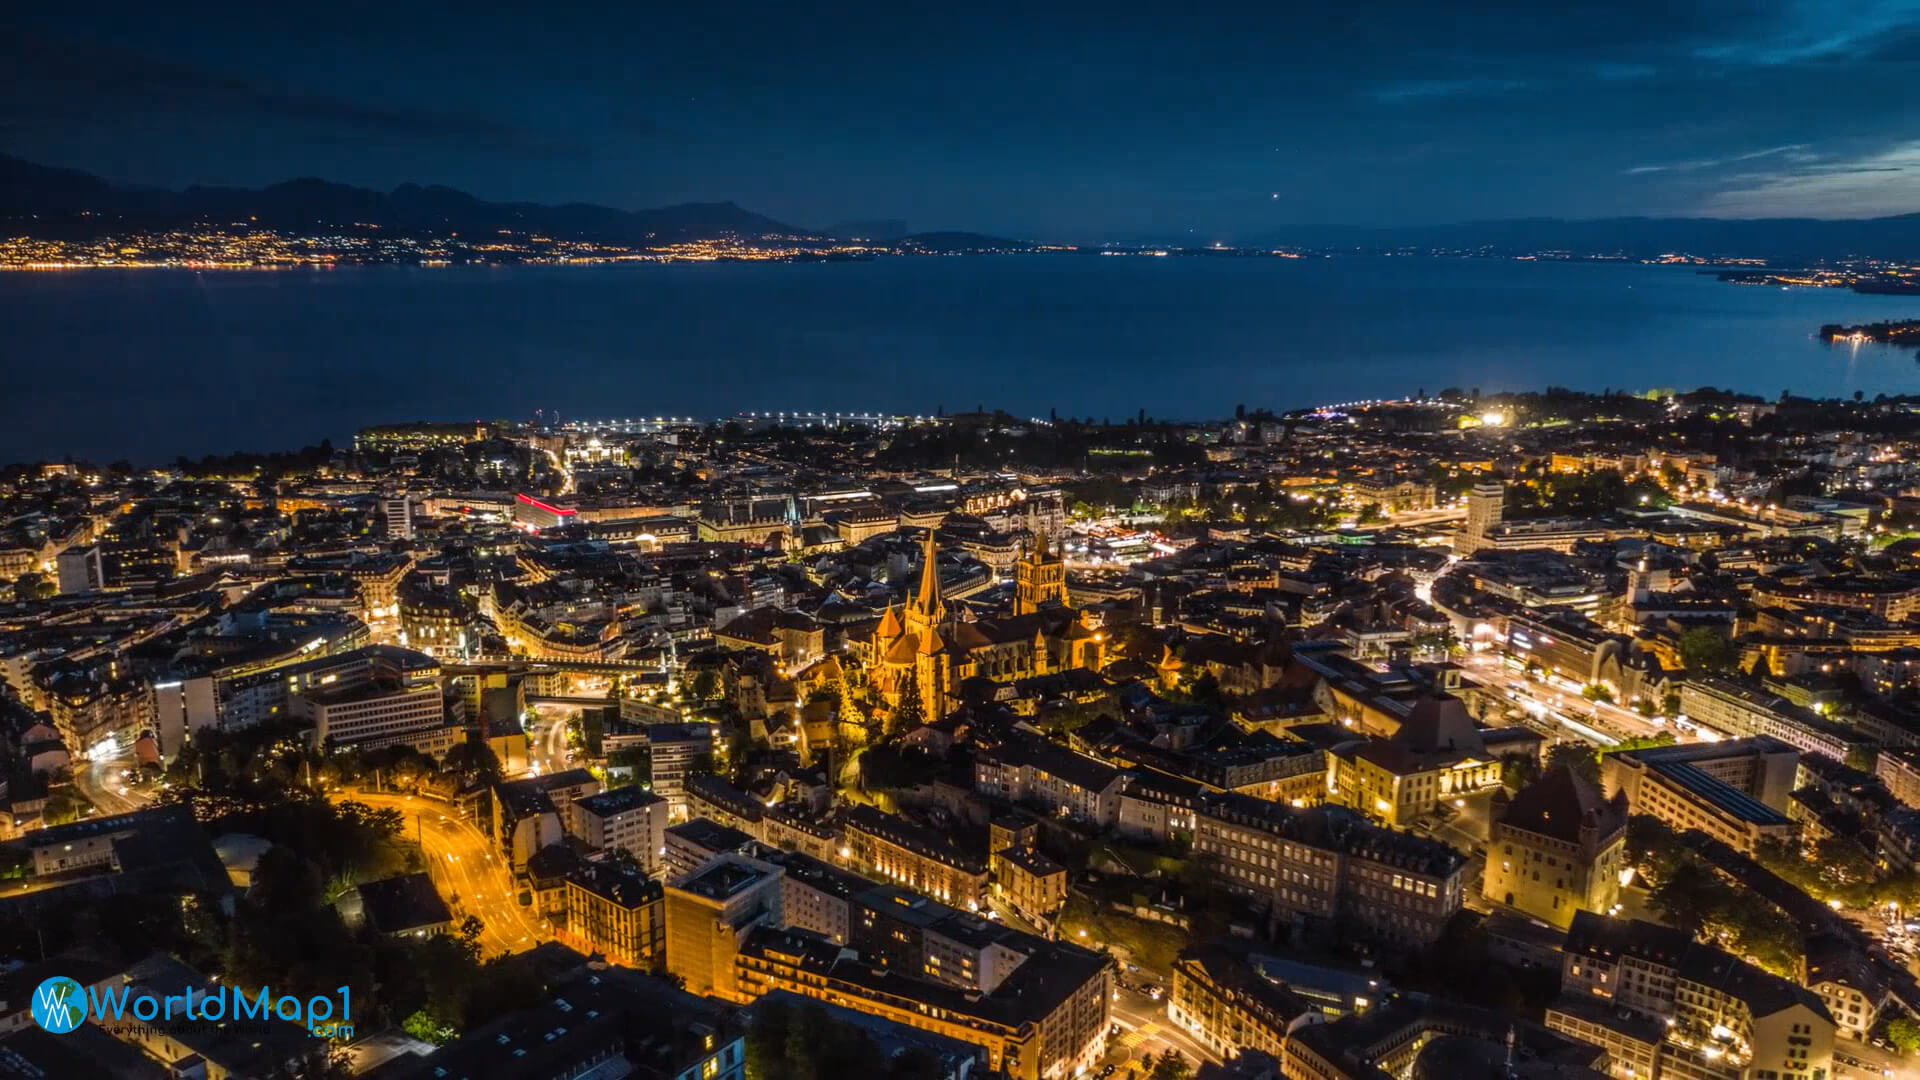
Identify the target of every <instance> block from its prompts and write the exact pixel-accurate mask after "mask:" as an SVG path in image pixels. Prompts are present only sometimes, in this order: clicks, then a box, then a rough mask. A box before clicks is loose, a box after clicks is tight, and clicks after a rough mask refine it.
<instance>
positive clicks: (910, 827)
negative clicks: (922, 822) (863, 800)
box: [840, 806, 987, 911]
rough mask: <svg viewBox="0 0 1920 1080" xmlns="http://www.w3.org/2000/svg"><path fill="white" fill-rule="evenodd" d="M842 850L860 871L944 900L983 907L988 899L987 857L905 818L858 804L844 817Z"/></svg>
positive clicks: (972, 908) (966, 906) (974, 907)
mask: <svg viewBox="0 0 1920 1080" xmlns="http://www.w3.org/2000/svg"><path fill="white" fill-rule="evenodd" d="M840 850H841V857H842V858H843V860H844V861H845V862H846V864H847V865H848V866H851V867H852V868H854V869H856V870H858V871H860V872H861V873H864V874H870V875H872V876H874V877H878V878H884V879H886V880H888V881H891V882H893V883H895V884H898V885H902V886H905V887H906V888H909V889H912V890H913V891H915V892H918V893H924V894H925V895H927V896H931V897H933V898H934V899H936V900H939V901H941V902H942V903H947V904H952V905H954V906H956V907H964V908H965V909H967V910H968V911H978V910H980V908H981V907H982V905H984V904H985V903H986V902H987V861H986V860H985V859H983V858H980V857H979V856H977V855H974V854H972V853H970V852H966V851H962V850H960V849H959V848H958V847H956V846H955V845H954V844H953V842H952V841H951V840H950V839H948V838H947V837H946V835H945V834H942V833H938V832H935V831H934V830H932V829H927V828H923V827H921V826H919V825H915V824H914V823H913V822H910V821H907V820H906V819H905V818H901V817H896V816H895V815H892V814H887V813H883V812H881V811H880V810H877V809H875V808H873V807H871V806H856V807H854V808H852V809H851V810H849V811H847V813H846V815H845V816H844V817H843V818H842V819H841V849H840Z"/></svg>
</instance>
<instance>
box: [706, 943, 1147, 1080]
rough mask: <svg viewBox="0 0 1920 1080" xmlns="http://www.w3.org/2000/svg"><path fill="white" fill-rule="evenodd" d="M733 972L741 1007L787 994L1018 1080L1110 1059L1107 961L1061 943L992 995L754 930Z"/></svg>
mask: <svg viewBox="0 0 1920 1080" xmlns="http://www.w3.org/2000/svg"><path fill="white" fill-rule="evenodd" d="M1035 940H1037V939H1035ZM736 965H737V968H738V974H737V976H736V980H735V981H736V984H737V985H738V987H739V994H740V995H741V997H743V998H751V997H757V996H759V995H760V994H765V993H769V992H772V991H775V990H784V991H787V992H789V993H794V994H798V995H800V996H802V997H808V998H814V999H816V1000H825V1001H830V1002H832V1003H834V1004H836V1005H841V1006H844V1007H847V1008H852V1009H857V1010H859V1011H860V1012H864V1013H868V1014H870V1015H874V1016H879V1017H882V1018H884V1019H887V1020H890V1021H893V1022H895V1023H899V1024H904V1025H906V1026H908V1027H912V1028H917V1029H919V1030H922V1031H930V1032H933V1033H935V1034H938V1035H943V1036H946V1037H947V1038H951V1039H958V1040H960V1041H962V1042H966V1043H970V1044H972V1045H974V1046H978V1047H980V1048H981V1050H982V1051H984V1053H985V1056H986V1065H987V1069H988V1070H989V1071H997V1072H1004V1073H1005V1074H1006V1075H1007V1076H1008V1077H1010V1078H1012V1080H1065V1078H1067V1077H1070V1076H1074V1075H1076V1074H1078V1073H1079V1072H1081V1071H1084V1070H1087V1069H1090V1068H1092V1067H1093V1066H1094V1065H1096V1064H1097V1063H1098V1061H1099V1059H1100V1056H1101V1055H1102V1054H1103V1053H1104V1052H1105V1050H1106V1045H1107V1038H1106V1037H1107V1025H1108V1017H1109V1012H1108V1010H1109V1007H1110V998H1111V995H1112V979H1111V974H1110V972H1111V965H1110V961H1108V959H1107V958H1106V957H1104V956H1102V955H1100V954H1098V953H1094V952H1091V951H1088V950H1086V949H1081V948H1077V947H1075V946H1072V945H1067V944H1064V943H1061V942H1041V943H1040V949H1039V951H1038V952H1037V953H1036V954H1035V955H1033V956H1031V957H1030V958H1029V959H1028V960H1027V962H1026V963H1023V964H1021V965H1020V967H1019V968H1018V969H1017V970H1016V971H1014V972H1013V973H1012V974H1011V975H1010V976H1008V977H1007V979H1006V980H1005V981H1003V982H1002V983H1001V984H1000V985H999V986H998V988H996V989H995V990H993V991H991V992H986V993H982V992H980V991H977V990H966V989H962V988H960V987H957V986H952V985H948V984H945V983H941V982H936V981H933V980H930V979H924V978H915V977H912V976H909V975H903V974H902V973H900V972H897V971H894V970H891V969H889V968H888V967H885V966H883V965H879V964H875V963H872V962H869V961H868V960H866V959H865V958H860V957H855V956H853V955H851V954H850V952H849V951H848V950H844V949H841V948H839V947H837V946H835V945H834V944H833V943H832V942H830V941H828V940H826V939H824V938H821V937H819V936H817V935H813V934H808V933H805V932H804V931H795V930H775V929H771V928H765V927H762V928H758V929H755V930H754V931H752V932H751V933H750V934H749V935H748V936H747V938H746V939H745V940H744V941H743V943H742V944H741V947H740V949H739V952H738V955H737V960H736Z"/></svg>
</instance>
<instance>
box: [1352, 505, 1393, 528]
mask: <svg viewBox="0 0 1920 1080" xmlns="http://www.w3.org/2000/svg"><path fill="white" fill-rule="evenodd" d="M1386 519H1387V515H1386V513H1385V512H1384V511H1382V510H1381V509H1380V504H1379V503H1368V504H1367V505H1365V506H1363V507H1361V508H1360V512H1359V513H1358V514H1355V515H1354V518H1353V521H1354V524H1356V525H1372V524H1374V523H1375V522H1380V521H1385V520H1386Z"/></svg>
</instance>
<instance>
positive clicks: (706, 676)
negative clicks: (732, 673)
mask: <svg viewBox="0 0 1920 1080" xmlns="http://www.w3.org/2000/svg"><path fill="white" fill-rule="evenodd" d="M692 689H693V696H694V697H696V698H699V699H700V700H701V701H712V700H713V699H714V698H716V697H718V696H720V673H719V672H717V671H715V670H713V669H712V668H701V669H700V671H699V673H698V674H696V675H694V677H693V687H692Z"/></svg>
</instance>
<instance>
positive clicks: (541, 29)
mask: <svg viewBox="0 0 1920 1080" xmlns="http://www.w3.org/2000/svg"><path fill="white" fill-rule="evenodd" d="M199 7H200V8H202V9H203V10H201V11H200V12H198V13H197V15H198V17H197V18H195V19H193V20H186V19H182V18H180V17H179V16H178V14H177V13H175V12H173V11H170V10H160V9H156V8H154V7H153V6H151V5H143V4H136V3H133V2H132V0H102V4H101V5H98V6H95V5H89V6H87V7H85V8H75V9H74V10H73V11H58V10H42V11H39V12H37V13H36V14H35V15H34V17H33V18H32V20H30V21H29V22H27V24H26V25H25V27H24V29H25V30H27V31H29V32H30V33H31V34H33V35H35V36H34V37H22V36H19V35H11V36H8V35H0V70H6V69H7V67H8V65H10V64H11V65H14V66H15V69H16V70H18V71H21V72H23V73H24V75H25V77H24V78H21V79H17V80H11V81H12V82H13V83H15V84H19V85H17V86H14V87H10V86H7V85H6V84H5V83H4V82H0V131H4V132H5V137H6V139H7V141H8V143H9V144H10V148H11V149H12V150H13V151H14V152H16V153H21V154H23V155H25V156H29V157H39V158H41V159H43V160H48V161H50V162H52V163H55V164H63V165H69V166H76V167H81V168H91V169H95V170H97V171H107V172H110V173H113V174H115V175H117V176H119V177H120V178H123V179H150V180H154V181H157V182H179V181H194V180H203V181H212V182H235V183H263V182H269V181H272V180H275V179H280V178H283V177H285V176H290V175H313V174H320V175H327V176H330V177H334V178H337V179H342V180H346V181H349V182H354V183H362V184H367V185H369V186H386V185H391V184H393V183H396V182H399V181H401V180H406V179H418V180H426V181H439V182H445V183H450V184H454V185H457V186H461V187H466V188H469V189H472V190H474V191H476V192H477V193H479V194H482V195H485V196H489V197H495V198H527V199H540V200H546V201H558V200H565V199H574V198H578V199H583V200H587V201H596V202H606V203H613V204H617V205H628V206H633V205H645V204H658V203H665V202H674V201H682V200H692V199H726V198H730V199H734V200H736V201H738V202H740V203H742V204H743V205H748V206H751V207H753V208H755V209H757V210H760V211H762V212H764V213H767V214H769V215H771V216H774V217H776V218H781V219H786V220H794V221H800V222H825V221H834V220H849V219H866V218H872V217H876V216H884V217H899V218H905V219H907V220H908V221H909V223H910V224H912V225H913V226H915V227H921V228H937V227H964V228H980V229H986V230H990V231H996V232H1016V233H1020V234H1024V235H1031V236H1039V237H1047V238H1062V239H1088V238H1101V237H1107V236H1137V235H1143V234H1154V235H1168V236H1172V235H1178V236H1183V237H1195V238H1205V239H1223V240H1231V239H1235V238H1237V237H1242V236H1249V235H1256V234H1258V233H1259V231H1260V230H1262V229H1264V228H1269V227H1272V226H1275V225H1278V224H1282V223H1289V222H1295V221H1307V222H1312V221H1358V222H1421V221H1440V220H1450V219H1459V218H1483V217H1503V216H1516V215H1532V214H1554V215H1566V216H1594V215H1603V214H1613V213H1653V214H1659V213H1701V212H1705V213H1734V212H1768V213H1783V214H1790V213H1800V212H1820V213H1833V214H1845V213H1865V212H1869V211H1868V210H1867V209H1865V208H1868V207H1871V208H1874V210H1873V211H1872V212H1880V211H1881V210H1882V209H1884V208H1891V207H1897V206H1899V205H1900V204H1901V203H1902V201H1903V200H1907V199H1909V198H1911V199H1912V202H1913V205H1911V206H1909V207H1907V208H1908V209H1920V190H1914V191H1910V190H1909V189H1908V188H1907V187H1906V186H1904V185H1906V184H1907V183H1908V178H1909V177H1913V176H1920V170H1915V169H1908V168H1906V167H1905V165H1904V162H1905V161H1906V160H1907V157H1906V156H1907V154H1908V145H1909V142H1910V140H1911V138H1912V137H1913V125H1912V109H1911V104H1910V102H1911V100H1912V97H1913V94H1912V87H1913V86H1914V85H1916V83H1917V82H1920V0H1752V2H1748V0H1619V2H1617V3H1612V4H1604V5H1572V6H1563V7H1552V6H1549V7H1542V6H1541V5H1539V4H1538V3H1537V0H1477V2H1472V3H1452V4H1434V3H1431V2H1430V0H1381V2H1379V3H1375V4H1368V5H1307V4H1294V5H1273V6H1271V7H1270V8H1268V9H1266V10H1252V9H1250V8H1249V7H1248V6H1246V5H1219V6H1218V7H1217V8H1216V9H1214V10H1211V11H1209V10H1185V11H1180V12H1168V11H1167V10H1166V9H1165V7H1164V5H1161V4H1153V5H1149V4H1147V3H1145V2H1143V0H1117V2H1116V3H1113V4H1109V5H1102V6H1101V7H1099V8H1098V9H1093V8H1087V7H1085V6H1071V7H1069V6H1054V5H1044V4H1042V5H1026V6H1017V7H1016V6H1012V5H1007V6H1005V7H1003V8H1000V9H999V10H995V5H993V4H991V3H989V4H986V5H976V6H972V7H968V8H966V9H944V8H931V7H921V8H901V7H899V6H898V5H882V4H878V3H873V2H870V0H849V2H848V3H845V4H842V5H836V6H834V7H832V8H828V9H821V8H818V7H815V6H808V5H794V4H787V3H773V2H771V0H741V2H740V3H738V4H734V5H730V6H727V7H725V8H724V9H716V8H711V7H707V6H695V5H678V6H672V7H666V6H659V5H655V6H644V7H636V6H629V7H624V8H622V7H614V8H610V7H608V6H606V5H597V4H585V3H579V2H569V0H554V2H550V3H548V4H545V5H542V6H541V7H540V8H539V9H537V10H535V11H529V10H527V9H524V8H505V7H493V6H487V5H481V6H477V7H473V8H460V9H454V8H430V7H425V6H420V5H415V4H409V3H405V2H382V3H374V2H372V0H339V2H338V3H336V4H335V5H334V6H332V7H330V8H329V9H328V11H327V12H326V14H325V16H324V17H314V18H308V19H305V20H303V21H301V22H299V23H297V24H296V23H293V22H291V21H289V20H288V18H287V17H286V16H285V15H284V13H282V12H278V11H276V10H275V9H273V8H271V7H263V6H260V5H246V4H240V3H237V2H235V0H206V2H204V3H202V4H201V5H199ZM23 21H25V20H23ZM1840 176H1845V177H1847V178H1848V181H1847V184H1846V185H1844V186H1842V185H1840V184H1839V182H1838V180H1837V179H1836V178H1837V177H1840ZM1795 200H1800V202H1796V201H1795ZM1850 208H1858V209H1850Z"/></svg>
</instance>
